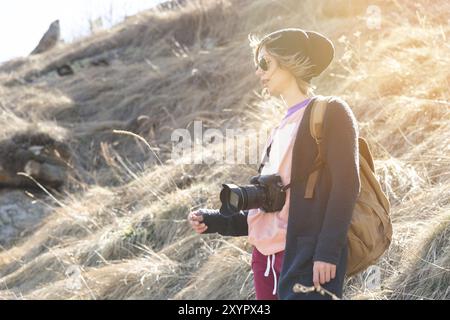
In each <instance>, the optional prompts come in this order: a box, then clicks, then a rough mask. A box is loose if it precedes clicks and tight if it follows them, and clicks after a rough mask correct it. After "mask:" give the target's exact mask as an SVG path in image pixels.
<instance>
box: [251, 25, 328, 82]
mask: <svg viewBox="0 0 450 320" xmlns="http://www.w3.org/2000/svg"><path fill="white" fill-rule="evenodd" d="M263 45H265V46H266V47H267V48H268V49H270V50H272V51H274V52H276V53H277V54H280V55H282V56H286V55H292V54H296V53H300V54H301V55H302V56H305V57H308V58H309V59H310V61H311V63H312V65H313V67H312V71H311V73H310V75H308V76H307V77H306V78H305V79H304V80H305V81H307V82H309V81H310V80H311V79H312V78H313V77H317V76H318V75H320V74H321V73H322V72H323V71H324V70H325V69H326V68H327V67H328V66H329V65H330V63H331V61H332V60H333V58H334V46H333V43H332V42H331V40H330V39H328V38H327V37H325V36H324V35H322V34H320V33H318V32H315V31H306V30H302V29H299V28H286V29H280V30H277V31H274V32H272V33H269V34H268V35H266V36H265V37H264V38H263V39H262V40H261V43H260V45H259V46H258V51H257V52H256V57H255V58H256V59H257V58H258V54H259V50H260V49H261V48H262V46H263Z"/></svg>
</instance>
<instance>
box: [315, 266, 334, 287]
mask: <svg viewBox="0 0 450 320" xmlns="http://www.w3.org/2000/svg"><path fill="white" fill-rule="evenodd" d="M335 277H336V265H334V264H331V263H326V262H321V261H315V262H314V266H313V283H314V287H316V288H318V287H320V285H321V284H322V285H323V284H325V283H327V282H330V281H331V279H334V278H335Z"/></svg>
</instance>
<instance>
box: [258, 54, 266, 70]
mask: <svg viewBox="0 0 450 320" xmlns="http://www.w3.org/2000/svg"><path fill="white" fill-rule="evenodd" d="M258 67H260V68H261V70H262V71H267V70H269V62H268V61H267V60H266V58H264V57H261V59H259V61H258V64H257V65H256V69H258Z"/></svg>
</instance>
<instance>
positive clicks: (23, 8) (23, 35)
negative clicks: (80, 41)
mask: <svg viewBox="0 0 450 320" xmlns="http://www.w3.org/2000/svg"><path fill="white" fill-rule="evenodd" d="M160 2H163V1H162V0H64V1H61V0H39V1H36V0H14V1H5V0H2V1H0V63H1V62H4V61H6V60H9V59H11V58H15V57H20V56H27V55H28V54H29V53H30V52H31V51H32V50H33V49H34V48H35V47H36V46H37V44H38V43H39V40H40V39H41V37H42V35H43V34H44V33H45V31H47V29H48V27H49V26H50V23H52V22H53V21H54V20H57V19H59V21H60V26H61V38H62V39H63V40H64V41H65V42H70V41H72V40H74V39H77V38H79V37H82V36H85V35H88V34H89V30H90V28H89V20H95V19H97V18H99V17H101V18H102V22H103V27H110V26H112V25H114V24H116V23H118V22H120V21H122V20H123V19H124V18H125V17H126V16H130V15H133V14H135V13H137V12H139V11H141V10H144V9H148V8H151V7H153V6H155V5H156V4H158V3H160Z"/></svg>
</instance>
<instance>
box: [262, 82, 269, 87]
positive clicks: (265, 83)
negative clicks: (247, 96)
mask: <svg viewBox="0 0 450 320" xmlns="http://www.w3.org/2000/svg"><path fill="white" fill-rule="evenodd" d="M268 82H269V80H263V81H261V84H262V85H263V86H264V87H266V86H267V83H268Z"/></svg>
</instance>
